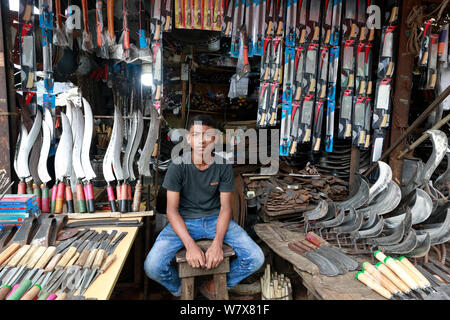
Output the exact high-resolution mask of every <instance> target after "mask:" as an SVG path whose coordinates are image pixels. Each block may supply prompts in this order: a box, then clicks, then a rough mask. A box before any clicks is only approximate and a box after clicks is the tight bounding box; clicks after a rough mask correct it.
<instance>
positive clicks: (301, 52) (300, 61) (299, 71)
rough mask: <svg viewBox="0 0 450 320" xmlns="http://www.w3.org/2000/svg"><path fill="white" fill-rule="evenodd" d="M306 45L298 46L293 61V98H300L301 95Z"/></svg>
mask: <svg viewBox="0 0 450 320" xmlns="http://www.w3.org/2000/svg"><path fill="white" fill-rule="evenodd" d="M305 55H306V47H303V46H300V47H298V48H297V52H296V57H295V60H296V63H295V87H296V89H295V98H294V100H300V97H301V95H302V89H303V88H302V86H303V69H304V65H305V62H304V60H305Z"/></svg>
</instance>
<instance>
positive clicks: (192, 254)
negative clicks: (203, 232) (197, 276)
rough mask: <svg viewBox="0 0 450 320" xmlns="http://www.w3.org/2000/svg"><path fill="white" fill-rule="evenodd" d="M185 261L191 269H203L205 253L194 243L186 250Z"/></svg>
mask: <svg viewBox="0 0 450 320" xmlns="http://www.w3.org/2000/svg"><path fill="white" fill-rule="evenodd" d="M186 260H187V263H188V264H189V265H190V266H191V267H192V268H200V267H201V268H203V267H204V266H205V262H206V258H205V253H204V252H203V251H202V249H200V247H199V246H198V245H197V244H196V243H195V242H194V243H193V244H192V246H190V247H189V248H186Z"/></svg>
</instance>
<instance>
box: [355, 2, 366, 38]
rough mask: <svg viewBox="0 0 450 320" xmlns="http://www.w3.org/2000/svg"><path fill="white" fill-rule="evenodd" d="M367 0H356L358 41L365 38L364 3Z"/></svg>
mask: <svg viewBox="0 0 450 320" xmlns="http://www.w3.org/2000/svg"><path fill="white" fill-rule="evenodd" d="M366 1H367V0H358V16H357V23H358V24H357V26H358V29H359V41H360V42H363V41H365V40H366V33H367V29H366V23H367V17H366V11H367V10H366V9H367V5H366Z"/></svg>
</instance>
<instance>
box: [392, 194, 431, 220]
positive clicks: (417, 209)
mask: <svg viewBox="0 0 450 320" xmlns="http://www.w3.org/2000/svg"><path fill="white" fill-rule="evenodd" d="M408 207H410V209H411V213H412V224H413V225H414V224H418V223H422V222H424V221H425V220H426V219H428V217H429V216H430V215H431V212H432V211H433V202H432V200H431V198H430V196H429V195H428V193H426V192H425V191H423V190H422V189H416V196H415V200H414V204H413V205H412V206H408ZM404 216H405V214H401V215H397V216H394V217H391V218H388V219H386V220H385V223H386V225H387V227H388V228H393V227H395V226H397V225H399V224H400V223H401V221H402V220H403V219H404Z"/></svg>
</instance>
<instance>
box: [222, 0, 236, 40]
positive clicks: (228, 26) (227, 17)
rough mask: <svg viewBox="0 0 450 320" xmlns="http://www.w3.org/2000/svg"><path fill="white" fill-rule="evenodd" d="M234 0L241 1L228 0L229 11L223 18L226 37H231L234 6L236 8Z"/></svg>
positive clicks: (227, 10)
mask: <svg viewBox="0 0 450 320" xmlns="http://www.w3.org/2000/svg"><path fill="white" fill-rule="evenodd" d="M234 1H239V0H228V6H227V9H226V10H225V11H226V12H227V13H226V15H225V17H224V18H223V22H224V28H223V30H224V35H225V37H229V36H231V33H230V32H231V16H232V14H233V8H234Z"/></svg>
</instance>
